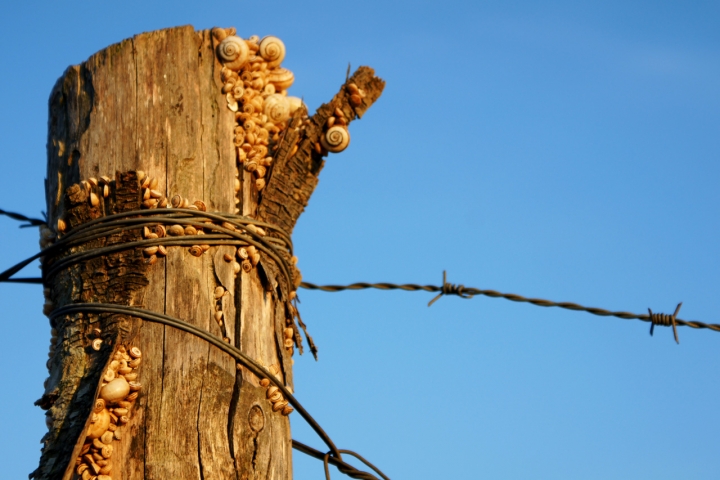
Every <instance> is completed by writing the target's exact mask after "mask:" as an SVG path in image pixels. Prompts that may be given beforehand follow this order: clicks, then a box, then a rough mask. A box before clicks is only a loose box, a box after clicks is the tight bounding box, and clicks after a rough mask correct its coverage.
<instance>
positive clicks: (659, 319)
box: [300, 274, 720, 332]
mask: <svg viewBox="0 0 720 480" xmlns="http://www.w3.org/2000/svg"><path fill="white" fill-rule="evenodd" d="M443 280H446V276H445V274H443ZM300 287H302V288H305V289H307V290H321V291H323V292H341V291H344V290H364V289H368V288H374V289H378V290H405V291H408V292H416V291H425V292H439V294H438V295H437V296H436V297H435V298H433V299H432V300H430V302H429V303H428V306H431V305H432V304H433V303H434V302H435V301H437V300H438V299H439V298H440V297H441V296H443V295H456V296H459V297H461V298H472V297H474V296H475V295H484V296H487V297H492V298H504V299H506V300H510V301H512V302H525V303H530V304H532V305H537V306H538V307H559V308H564V309H567V310H575V311H581V312H587V313H591V314H593V315H598V316H601V317H617V318H622V319H624V320H642V321H644V322H651V323H653V327H654V325H663V326H666V325H667V326H670V325H672V323H665V321H666V320H665V319H666V318H670V317H672V318H674V323H675V325H682V326H686V327H691V328H705V329H708V330H713V331H716V332H720V325H718V324H709V323H704V322H700V321H697V320H681V319H679V318H675V316H674V315H666V314H653V313H652V312H651V313H650V314H649V315H648V314H638V313H631V312H623V311H611V310H605V309H604V308H597V307H585V306H583V305H578V304H577V303H572V302H554V301H552V300H545V299H542V298H528V297H523V296H521V295H517V294H514V293H502V292H498V291H496V290H483V289H479V288H473V287H465V286H463V285H455V284H451V283H448V282H447V281H444V283H443V285H441V286H437V285H418V284H414V283H405V284H395V283H364V282H359V283H352V284H350V285H316V284H314V283H309V282H302V283H301V284H300ZM675 315H677V312H676V313H675ZM653 319H655V320H653Z"/></svg>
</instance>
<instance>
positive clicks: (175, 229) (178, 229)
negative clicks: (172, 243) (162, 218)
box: [167, 225, 185, 236]
mask: <svg viewBox="0 0 720 480" xmlns="http://www.w3.org/2000/svg"><path fill="white" fill-rule="evenodd" d="M167 234H168V235H173V236H180V235H185V229H184V228H183V227H182V225H172V226H170V227H169V228H168V229H167Z"/></svg>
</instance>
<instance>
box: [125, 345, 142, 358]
mask: <svg viewBox="0 0 720 480" xmlns="http://www.w3.org/2000/svg"><path fill="white" fill-rule="evenodd" d="M128 354H130V356H131V357H132V358H140V357H142V352H141V351H140V349H139V348H138V347H132V348H131V349H130V351H129V352H128Z"/></svg>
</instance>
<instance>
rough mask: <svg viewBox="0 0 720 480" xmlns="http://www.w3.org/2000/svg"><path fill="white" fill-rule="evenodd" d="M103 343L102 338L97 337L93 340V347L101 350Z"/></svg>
mask: <svg viewBox="0 0 720 480" xmlns="http://www.w3.org/2000/svg"><path fill="white" fill-rule="evenodd" d="M102 343H103V341H102V338H96V339H95V340H93V341H92V349H93V350H95V351H98V350H100V349H101V348H102Z"/></svg>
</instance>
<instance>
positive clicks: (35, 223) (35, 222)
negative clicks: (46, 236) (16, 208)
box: [0, 208, 47, 228]
mask: <svg viewBox="0 0 720 480" xmlns="http://www.w3.org/2000/svg"><path fill="white" fill-rule="evenodd" d="M0 215H5V216H7V217H10V218H12V219H13V220H18V221H20V222H27V223H26V224H24V225H20V228H27V227H39V226H40V225H45V224H46V223H47V222H46V221H45V220H41V219H39V218H30V217H26V216H25V215H23V214H22V213H16V212H8V211H7V210H3V209H2V208H0Z"/></svg>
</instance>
